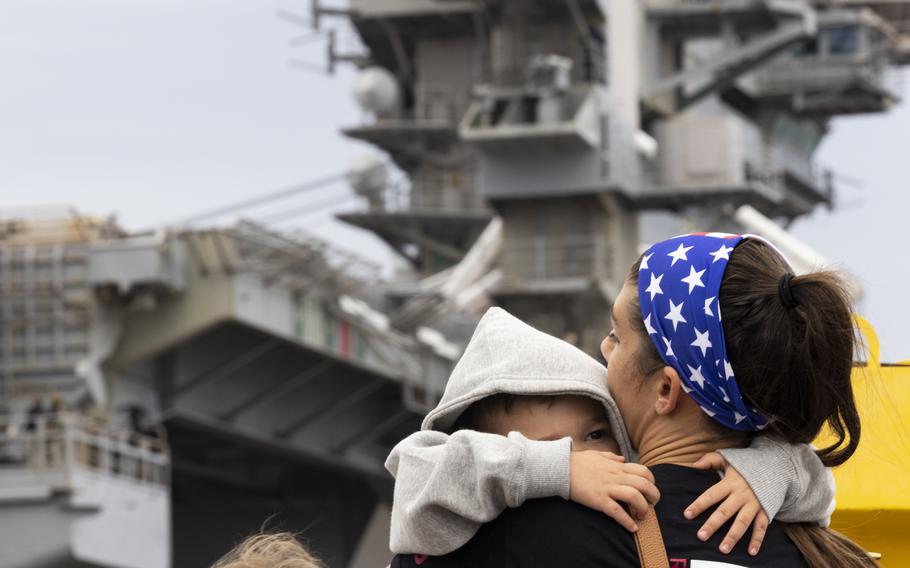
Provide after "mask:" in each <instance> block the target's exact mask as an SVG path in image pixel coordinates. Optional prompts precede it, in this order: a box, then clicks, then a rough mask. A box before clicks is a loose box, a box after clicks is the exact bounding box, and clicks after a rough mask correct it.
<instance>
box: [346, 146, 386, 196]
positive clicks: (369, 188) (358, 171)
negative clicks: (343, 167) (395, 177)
mask: <svg viewBox="0 0 910 568" xmlns="http://www.w3.org/2000/svg"><path fill="white" fill-rule="evenodd" d="M347 178H348V183H349V184H350V185H351V188H353V190H354V191H355V192H356V193H357V194H358V195H363V196H370V195H376V194H378V193H380V192H381V191H382V190H383V189H384V188H385V187H386V185H387V184H388V182H389V169H388V166H386V163H385V160H383V159H382V158H380V157H379V156H376V155H374V154H364V155H362V156H357V157H356V158H354V159H353V160H351V163H350V165H349V166H348V174H347Z"/></svg>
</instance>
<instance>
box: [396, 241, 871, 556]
mask: <svg viewBox="0 0 910 568" xmlns="http://www.w3.org/2000/svg"><path fill="white" fill-rule="evenodd" d="M612 319H613V326H614V329H613V331H612V332H611V333H610V335H609V336H608V337H607V338H606V339H605V340H604V342H603V345H602V350H603V354H604V357H605V358H606V360H607V362H608V365H609V368H610V373H609V387H610V390H611V392H612V394H613V396H614V397H615V399H616V402H617V404H618V405H619V408H620V411H621V412H622V415H623V418H624V421H625V423H626V426H627V427H628V431H629V435H630V438H631V440H632V443H633V445H635V446H636V447H637V448H638V450H639V453H640V455H641V462H642V463H643V464H645V465H648V466H650V467H652V472H653V473H654V476H655V479H656V481H657V485H658V488H659V489H660V492H661V495H662V496H663V497H662V500H661V501H660V502H659V503H658V505H657V507H656V510H657V515H658V518H659V520H660V524H661V529H662V531H663V535H664V540H665V543H666V545H667V549H668V553H669V556H670V558H671V559H673V564H674V565H677V566H687V567H688V566H692V565H693V563H696V564H695V565H697V562H698V561H710V560H714V561H719V562H726V563H727V564H726V565H728V566H737V565H762V566H764V565H769V564H772V563H773V564H777V565H780V566H782V567H786V566H804V565H806V564H809V565H810V566H845V567H846V566H865V565H871V562H870V561H868V559H866V557H865V556H864V555H863V553H862V551H861V550H860V549H858V548H857V547H855V546H854V545H852V544H851V543H849V541H846V540H845V539H843V538H842V537H839V536H837V535H836V534H835V533H833V532H831V531H826V530H823V529H819V528H817V527H806V526H797V525H785V524H782V523H776V522H775V523H772V524H771V525H770V526H769V527H768V529H767V530H768V533H767V537H766V540H765V545H764V548H763V549H762V551H761V553H760V555H759V556H757V557H751V556H749V555H748V554H747V551H744V550H740V551H737V550H734V551H733V552H732V553H731V554H730V555H728V556H723V555H722V554H721V553H720V552H718V551H717V550H716V548H717V545H718V544H719V542H713V541H712V540H713V539H712V540H709V541H708V542H702V541H700V540H698V539H696V538H695V537H694V536H692V535H693V534H694V533H695V530H693V528H694V527H697V526H698V525H697V524H696V523H700V522H702V521H703V519H697V518H684V517H683V516H681V515H680V514H679V511H680V510H682V509H684V508H685V507H686V505H687V504H688V503H690V502H691V501H692V500H693V499H694V498H695V497H696V496H698V495H699V494H700V493H701V492H702V491H704V490H705V489H707V488H708V487H709V486H710V485H711V484H712V483H714V481H716V477H715V476H714V475H713V474H712V473H711V472H706V471H700V470H696V469H693V468H691V467H690V466H691V465H692V464H693V463H694V462H695V461H696V460H697V459H698V458H699V457H700V456H702V455H704V454H705V453H707V452H711V451H714V450H718V449H722V448H729V447H737V446H744V445H746V444H747V443H748V441H749V440H750V439H751V437H752V436H754V435H756V434H758V433H759V432H761V435H767V436H776V437H778V438H781V439H783V440H784V441H787V442H792V443H805V442H809V441H811V440H813V439H815V437H816V436H817V434H818V433H819V431H820V429H821V428H822V426H823V425H824V424H825V423H827V424H829V425H830V426H831V428H832V429H833V431H834V432H835V433H836V435H837V437H838V443H836V444H834V445H832V446H831V447H828V448H823V449H821V450H819V456H820V457H821V458H822V460H823V461H824V462H825V463H826V465H838V464H840V463H843V462H844V461H845V460H846V459H847V458H849V457H850V455H852V453H853V452H854V451H855V449H856V446H857V443H858V441H859V427H860V425H859V417H858V415H857V411H856V407H855V404H854V402H853V397H852V390H851V384H850V371H851V366H852V358H853V350H854V332H853V326H852V319H851V314H850V304H849V300H848V297H847V295H846V293H845V292H844V289H843V287H842V285H841V284H840V282H839V280H838V279H837V278H836V277H835V276H834V275H832V274H829V273H817V274H812V275H807V276H801V277H794V276H793V275H792V274H790V273H789V266H788V264H787V263H786V260H785V259H784V258H783V255H781V254H780V253H779V252H777V251H776V249H774V248H773V246H771V245H770V244H768V243H766V242H764V241H762V240H760V239H758V238H743V237H741V236H734V235H722V234H707V235H704V234H703V235H689V236H685V237H677V238H674V239H669V240H667V241H663V242H661V243H657V244H656V245H654V246H653V247H651V249H649V250H648V251H647V252H646V253H645V254H644V255H643V256H642V258H641V259H640V260H639V262H638V263H636V265H635V266H634V267H633V269H632V271H631V272H630V274H629V277H628V279H627V282H626V283H625V286H624V287H623V289H622V291H621V293H620V294H619V296H618V297H617V299H616V302H615V303H614V306H613V313H612ZM699 512H700V511H698V508H697V507H696V508H695V510H694V511H690V513H691V514H690V515H687V517H695V516H697V514H698V513H699ZM713 518H715V517H713V516H712V518H711V519H713ZM711 519H709V521H708V523H709V525H710V523H711V522H712V520H711ZM717 540H719V536H718V537H717ZM431 561H432V562H431V563H432V564H433V565H437V564H444V565H471V566H487V565H497V566H501V565H513V566H552V565H573V566H575V565H579V566H587V565H590V566H638V565H639V560H638V556H637V553H636V551H635V546H634V543H633V540H632V537H631V535H629V534H628V533H627V532H626V531H625V530H624V529H622V527H620V526H619V525H618V524H616V523H613V522H607V521H605V520H604V519H603V517H602V515H601V514H599V513H597V512H596V511H592V510H589V509H585V508H584V507H581V506H578V505H575V504H573V503H569V502H565V501H562V500H558V499H544V500H538V501H534V502H529V503H527V504H525V505H524V506H523V507H520V508H518V509H511V510H507V511H506V512H505V513H503V514H502V515H501V516H500V517H499V518H498V519H497V520H496V521H494V522H492V523H488V524H487V525H485V526H484V528H483V529H481V531H480V532H479V533H478V534H477V535H476V536H475V537H474V539H473V540H472V541H471V542H469V543H468V544H467V545H466V546H464V547H462V548H461V549H459V550H458V551H456V552H455V553H452V554H450V555H448V556H445V557H440V558H435V559H431ZM410 562H415V563H416V560H409V559H405V558H396V560H395V563H393V565H400V566H407V565H409V563H410Z"/></svg>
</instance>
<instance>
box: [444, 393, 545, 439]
mask: <svg viewBox="0 0 910 568" xmlns="http://www.w3.org/2000/svg"><path fill="white" fill-rule="evenodd" d="M556 398H557V397H556V395H543V394H507V393H499V394H494V395H491V396H488V397H486V398H482V399H480V400H478V401H477V402H475V403H473V404H472V405H471V406H469V407H468V408H467V409H465V411H464V412H462V413H461V416H459V417H458V419H457V420H455V424H454V425H453V426H452V432H457V431H458V430H476V431H478V432H492V431H493V430H495V429H496V422H495V420H496V418H497V417H499V416H502V415H504V414H509V413H510V412H512V408H513V407H514V406H515V401H516V400H519V399H520V400H521V401H522V402H530V403H536V404H546V405H547V406H548V407H549V406H552V405H553V403H554V402H556Z"/></svg>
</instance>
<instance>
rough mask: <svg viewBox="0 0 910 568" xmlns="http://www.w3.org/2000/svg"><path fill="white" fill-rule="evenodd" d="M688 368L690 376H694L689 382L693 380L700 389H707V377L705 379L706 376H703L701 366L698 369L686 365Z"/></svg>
mask: <svg viewBox="0 0 910 568" xmlns="http://www.w3.org/2000/svg"><path fill="white" fill-rule="evenodd" d="M686 367H689V374H691V375H692V376H691V377H690V378H689V380H691V381H692V382H693V383H695V384H697V385H698V388H700V389H704V388H705V377H704V375H702V374H701V365H699V366H698V368H697V369H696V368H695V367H693V366H692V365H686Z"/></svg>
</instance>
